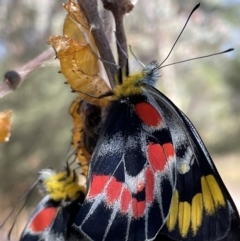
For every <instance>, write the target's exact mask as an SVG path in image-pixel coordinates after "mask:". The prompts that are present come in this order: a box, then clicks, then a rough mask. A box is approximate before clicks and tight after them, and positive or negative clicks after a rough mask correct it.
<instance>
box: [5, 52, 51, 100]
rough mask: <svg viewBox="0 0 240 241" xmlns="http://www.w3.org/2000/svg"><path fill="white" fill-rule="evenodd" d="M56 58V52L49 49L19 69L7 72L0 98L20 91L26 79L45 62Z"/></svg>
mask: <svg viewBox="0 0 240 241" xmlns="http://www.w3.org/2000/svg"><path fill="white" fill-rule="evenodd" d="M54 56H55V52H54V50H53V48H49V49H47V50H45V51H44V52H43V53H41V54H40V55H38V56H37V57H36V58H34V59H32V60H31V61H29V62H28V63H27V64H25V65H24V66H22V67H20V68H17V69H15V70H10V71H7V72H6V73H5V74H4V80H3V82H2V83H1V84H0V98H2V97H4V96H5V95H7V94H9V93H11V92H12V91H14V90H16V89H18V88H19V87H20V85H21V84H22V83H23V82H24V80H25V79H26V77H27V75H29V74H30V73H32V72H33V71H34V70H36V69H37V68H38V67H39V66H41V65H42V64H43V63H44V62H45V61H47V60H49V59H51V58H52V57H54Z"/></svg>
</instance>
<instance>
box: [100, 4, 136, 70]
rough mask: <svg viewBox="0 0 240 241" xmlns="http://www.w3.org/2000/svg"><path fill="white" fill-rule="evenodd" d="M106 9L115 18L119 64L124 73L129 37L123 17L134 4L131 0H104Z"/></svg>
mask: <svg viewBox="0 0 240 241" xmlns="http://www.w3.org/2000/svg"><path fill="white" fill-rule="evenodd" d="M102 2H103V6H104V8H105V9H107V10H109V11H111V12H112V14H113V16H114V19H115V25H116V26H115V27H116V39H117V51H118V64H119V65H120V66H121V68H122V70H123V71H122V72H123V73H124V72H125V71H124V70H125V68H126V63H127V52H128V51H127V39H126V35H125V31H124V25H123V17H124V15H125V14H126V13H129V12H131V11H132V9H133V7H134V5H133V4H132V3H131V1H130V0H121V1H119V0H102Z"/></svg>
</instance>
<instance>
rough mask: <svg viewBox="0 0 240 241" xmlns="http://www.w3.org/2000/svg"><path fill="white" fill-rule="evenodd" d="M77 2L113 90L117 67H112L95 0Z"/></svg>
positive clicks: (111, 59)
mask: <svg viewBox="0 0 240 241" xmlns="http://www.w3.org/2000/svg"><path fill="white" fill-rule="evenodd" d="M77 2H78V5H79V6H80V8H81V9H82V11H83V13H84V15H85V17H86V19H87V20H88V22H89V24H90V26H91V30H92V32H91V33H92V35H93V37H94V40H95V43H96V45H97V48H98V51H99V54H100V56H101V58H102V59H103V60H104V61H103V65H104V67H105V70H106V73H107V76H108V78H109V82H110V85H111V87H112V88H113V87H114V86H115V76H116V73H117V65H114V64H115V60H114V57H113V54H112V51H111V48H110V45H109V43H108V40H107V38H106V36H105V33H104V30H103V27H102V24H101V19H100V17H99V15H98V9H97V0H78V1H77ZM105 61H106V62H105ZM107 62H110V63H113V64H109V63H107Z"/></svg>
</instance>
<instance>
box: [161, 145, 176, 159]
mask: <svg viewBox="0 0 240 241" xmlns="http://www.w3.org/2000/svg"><path fill="white" fill-rule="evenodd" d="M163 149H164V152H165V154H166V156H167V158H169V157H171V156H174V155H175V150H174V148H173V145H172V143H166V144H163Z"/></svg>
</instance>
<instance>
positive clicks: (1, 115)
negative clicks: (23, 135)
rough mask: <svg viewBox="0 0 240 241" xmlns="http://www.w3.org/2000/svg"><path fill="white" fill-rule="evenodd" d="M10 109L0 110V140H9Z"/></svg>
mask: <svg viewBox="0 0 240 241" xmlns="http://www.w3.org/2000/svg"><path fill="white" fill-rule="evenodd" d="M11 115H12V111H11V110H8V111H6V112H0V142H7V141H9V137H10V134H11Z"/></svg>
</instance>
